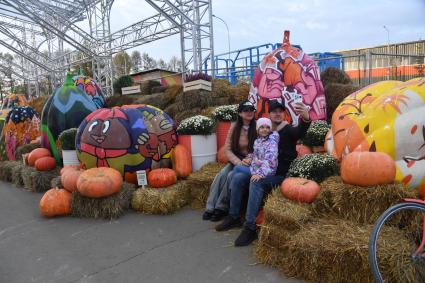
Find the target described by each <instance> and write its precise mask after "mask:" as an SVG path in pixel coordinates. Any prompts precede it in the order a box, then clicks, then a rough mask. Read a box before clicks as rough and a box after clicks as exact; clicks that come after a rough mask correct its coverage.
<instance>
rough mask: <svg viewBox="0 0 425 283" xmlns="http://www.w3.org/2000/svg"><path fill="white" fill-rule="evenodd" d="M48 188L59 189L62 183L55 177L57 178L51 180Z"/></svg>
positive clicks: (59, 177)
mask: <svg viewBox="0 0 425 283" xmlns="http://www.w3.org/2000/svg"><path fill="white" fill-rule="evenodd" d="M50 186H51V187H52V188H59V189H61V188H63V186H62V181H61V176H57V177H55V178H53V179H52V180H51V181H50Z"/></svg>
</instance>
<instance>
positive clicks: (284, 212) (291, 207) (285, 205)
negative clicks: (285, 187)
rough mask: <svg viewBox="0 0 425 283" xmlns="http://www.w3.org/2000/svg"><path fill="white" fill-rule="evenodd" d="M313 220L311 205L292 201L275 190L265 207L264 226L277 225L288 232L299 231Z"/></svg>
mask: <svg viewBox="0 0 425 283" xmlns="http://www.w3.org/2000/svg"><path fill="white" fill-rule="evenodd" d="M311 218H312V215H311V211H310V205H309V204H305V203H298V202H293V201H290V200H288V199H286V198H284V197H283V196H282V193H281V192H280V190H278V189H275V190H273V192H272V193H271V194H270V195H269V196H268V198H267V201H266V203H265V205H264V226H270V225H276V226H278V227H284V229H286V230H297V229H299V228H300V226H301V225H303V224H305V223H307V222H308V221H310V220H311Z"/></svg>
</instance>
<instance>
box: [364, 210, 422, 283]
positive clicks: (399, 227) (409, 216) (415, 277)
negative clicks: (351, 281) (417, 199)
mask: <svg viewBox="0 0 425 283" xmlns="http://www.w3.org/2000/svg"><path fill="white" fill-rule="evenodd" d="M424 213H425V205H422V204H418V203H407V202H406V203H400V204H397V205H394V206H392V207H390V208H389V209H387V210H386V211H385V212H384V213H383V214H382V215H381V216H380V217H379V219H378V220H377V222H376V224H375V226H374V228H373V231H372V234H371V236H370V238H369V263H370V266H371V270H372V273H373V276H374V278H375V281H376V282H379V283H381V282H386V283H389V282H422V283H423V282H425V257H424V256H423V255H422V254H423V253H424V251H421V252H420V253H419V255H417V254H416V250H417V249H418V247H419V245H420V244H421V242H422V237H423V229H424V227H423V226H424V222H423V221H424V220H423V219H424Z"/></svg>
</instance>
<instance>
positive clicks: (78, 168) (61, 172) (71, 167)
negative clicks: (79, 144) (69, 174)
mask: <svg viewBox="0 0 425 283" xmlns="http://www.w3.org/2000/svg"><path fill="white" fill-rule="evenodd" d="M80 169H81V166H80V165H65V166H64V167H63V168H62V169H61V171H60V173H59V174H60V175H62V174H63V173H64V172H65V171H67V170H80Z"/></svg>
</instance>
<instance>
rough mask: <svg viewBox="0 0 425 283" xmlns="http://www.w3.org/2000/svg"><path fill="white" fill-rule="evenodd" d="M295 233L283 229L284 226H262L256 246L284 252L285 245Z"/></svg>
mask: <svg viewBox="0 0 425 283" xmlns="http://www.w3.org/2000/svg"><path fill="white" fill-rule="evenodd" d="M295 233H296V231H292V230H288V229H285V227H284V226H279V225H273V224H263V225H261V229H260V234H259V236H258V244H259V245H260V243H261V245H266V246H269V247H273V248H275V249H278V250H280V251H284V250H286V244H287V243H288V241H289V240H290V239H291V237H292V236H293V235H294V234H295Z"/></svg>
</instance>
